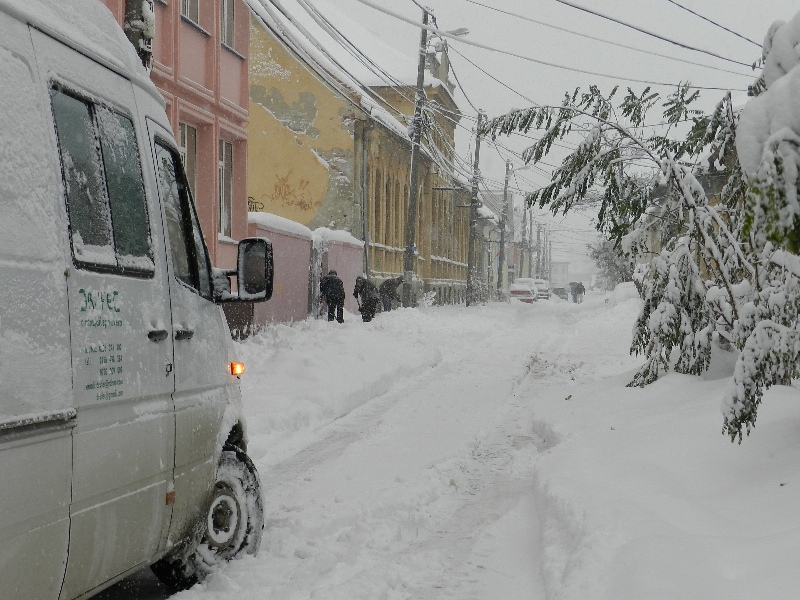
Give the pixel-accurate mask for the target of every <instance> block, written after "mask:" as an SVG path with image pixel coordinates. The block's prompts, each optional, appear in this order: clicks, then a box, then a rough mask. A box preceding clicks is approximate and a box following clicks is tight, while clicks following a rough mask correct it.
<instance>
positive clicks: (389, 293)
mask: <svg viewBox="0 0 800 600" xmlns="http://www.w3.org/2000/svg"><path fill="white" fill-rule="evenodd" d="M401 285H403V276H402V275H400V277H392V278H390V279H387V280H386V281H384V282H383V283H382V284H381V285H380V287H379V288H378V292H379V293H380V295H381V302H382V303H383V310H384V311H386V312H388V311H390V310H392V300H397V301H398V302H400V294H398V293H397V288H399V287H400V286H401Z"/></svg>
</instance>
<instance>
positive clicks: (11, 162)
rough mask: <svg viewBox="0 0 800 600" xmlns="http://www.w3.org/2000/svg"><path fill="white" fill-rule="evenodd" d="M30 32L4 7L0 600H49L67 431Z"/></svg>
mask: <svg viewBox="0 0 800 600" xmlns="http://www.w3.org/2000/svg"><path fill="white" fill-rule="evenodd" d="M48 114H49V107H48V106H47V102H46V101H45V99H44V98H43V97H42V94H41V89H40V87H39V84H38V77H37V76H36V61H35V59H34V57H33V47H32V45H31V40H30V33H29V32H28V27H27V26H26V25H25V24H24V23H21V22H19V21H18V20H16V19H14V18H12V17H10V16H9V15H8V14H7V13H5V12H3V10H2V8H0V115H2V117H0V120H2V127H0V489H1V490H2V491H1V492H0V540H2V543H0V597H2V598H6V599H8V598H14V599H28V598H41V599H52V598H57V597H58V593H59V590H60V589H61V582H62V581H63V577H64V565H65V563H66V558H67V544H68V540H69V501H70V479H71V476H72V436H71V427H72V426H74V424H75V411H74V410H73V409H72V402H71V400H72V398H71V396H70V386H71V381H72V378H71V373H70V346H69V317H68V315H67V287H66V282H65V278H64V268H65V263H64V252H63V251H64V249H65V243H64V236H65V234H66V229H67V225H66V218H65V215H64V209H63V202H62V201H61V197H60V194H59V193H60V185H59V181H58V178H57V171H56V164H57V161H56V160H55V156H54V153H53V152H52V140H51V138H50V134H49V128H48V126H47V124H48V122H49V118H48Z"/></svg>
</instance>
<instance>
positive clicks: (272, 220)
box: [247, 212, 314, 240]
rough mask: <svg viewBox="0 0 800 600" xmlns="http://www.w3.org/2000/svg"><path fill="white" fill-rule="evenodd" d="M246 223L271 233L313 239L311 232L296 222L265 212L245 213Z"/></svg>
mask: <svg viewBox="0 0 800 600" xmlns="http://www.w3.org/2000/svg"><path fill="white" fill-rule="evenodd" d="M247 222H248V223H249V224H251V225H258V226H261V227H264V228H266V229H272V230H273V231H277V232H283V233H288V234H292V235H296V236H298V237H302V238H306V239H308V240H310V239H313V237H314V234H313V233H312V232H311V230H310V229H309V228H308V227H306V226H305V225H303V224H302V223H298V222H297V221H292V220H291V219H287V218H285V217H279V216H278V215H273V214H272V213H266V212H249V213H247Z"/></svg>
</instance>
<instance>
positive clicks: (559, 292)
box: [550, 287, 569, 300]
mask: <svg viewBox="0 0 800 600" xmlns="http://www.w3.org/2000/svg"><path fill="white" fill-rule="evenodd" d="M550 292H551V293H552V294H553V295H555V296H557V297H559V298H561V299H562V300H569V292H567V290H566V288H563V287H554V288H553V289H551V290H550Z"/></svg>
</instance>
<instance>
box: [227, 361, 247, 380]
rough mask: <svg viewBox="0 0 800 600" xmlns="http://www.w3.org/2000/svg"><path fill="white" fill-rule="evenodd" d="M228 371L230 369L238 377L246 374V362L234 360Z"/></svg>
mask: <svg viewBox="0 0 800 600" xmlns="http://www.w3.org/2000/svg"><path fill="white" fill-rule="evenodd" d="M228 371H230V373H231V375H235V376H236V377H239V375H244V363H241V362H235V361H234V362H232V363H231V364H229V365H228Z"/></svg>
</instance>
